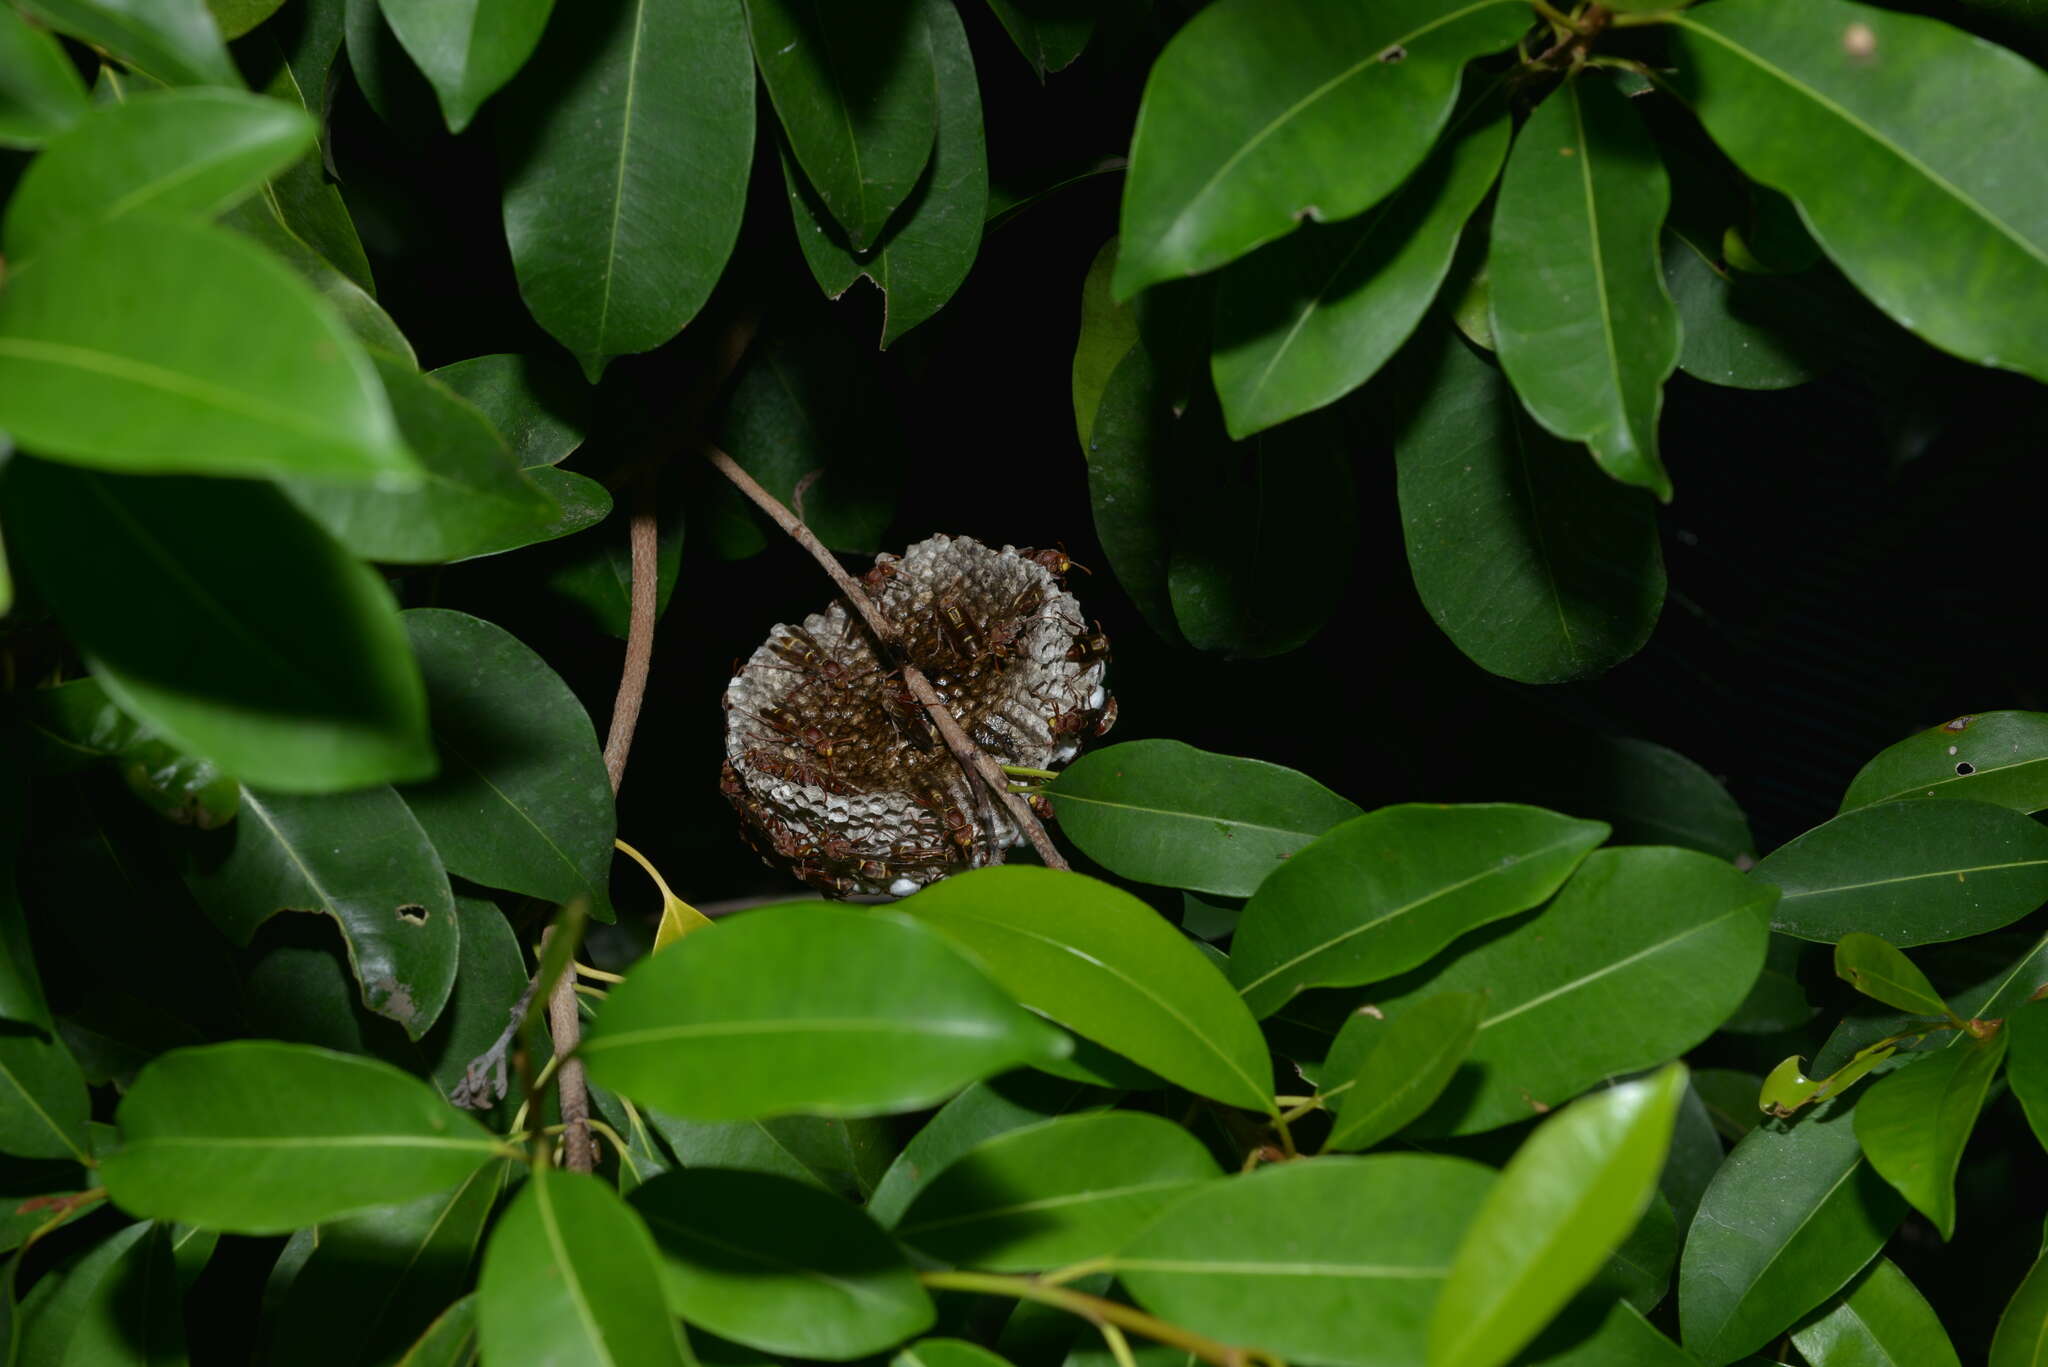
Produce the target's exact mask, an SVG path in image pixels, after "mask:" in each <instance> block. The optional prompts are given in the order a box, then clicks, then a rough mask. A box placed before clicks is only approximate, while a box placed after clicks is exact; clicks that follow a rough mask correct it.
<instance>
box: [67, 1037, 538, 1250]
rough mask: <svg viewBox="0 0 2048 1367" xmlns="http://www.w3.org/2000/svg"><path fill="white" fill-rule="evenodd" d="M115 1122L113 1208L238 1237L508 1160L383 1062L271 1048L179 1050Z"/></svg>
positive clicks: (436, 1185) (139, 1085)
mask: <svg viewBox="0 0 2048 1367" xmlns="http://www.w3.org/2000/svg"><path fill="white" fill-rule="evenodd" d="M116 1120H117V1122H118V1123H119V1125H120V1127H121V1147H120V1148H119V1149H118V1150H116V1151H115V1152H114V1153H111V1154H107V1155H105V1156H104V1157H103V1158H102V1159H101V1160H100V1177H101V1179H102V1180H103V1181H104V1182H105V1183H106V1186H107V1193H108V1196H109V1197H110V1198H111V1199H112V1200H113V1201H114V1203H115V1204H116V1205H118V1206H120V1207H121V1209H123V1210H126V1211H130V1212H132V1213H134V1214H137V1215H149V1216H154V1217H155V1218H157V1219H169V1220H184V1221H186V1222H188V1223H190V1224H195V1225H199V1226H201V1227H202V1228H206V1229H219V1230H224V1231H227V1232H230V1233H237V1234H283V1233H285V1232H287V1231H290V1230H294V1229H298V1228H300V1227H301V1226H304V1225H311V1224H317V1223H319V1222H321V1221H324V1220H333V1219H337V1218H339V1217H341V1216H345V1215H353V1214H356V1213H358V1212H361V1211H366V1210H370V1209H372V1208H374V1207H376V1206H382V1205H391V1204H395V1203H397V1202H400V1201H410V1200H414V1199H416V1198H418V1197H422V1196H426V1195H428V1194H430V1193H433V1192H437V1191H443V1190H446V1189H447V1188H449V1187H451V1186H453V1185H454V1184H455V1183H457V1182H460V1181H461V1180H462V1179H463V1178H465V1177H467V1176H469V1175H470V1174H471V1173H472V1172H475V1171H476V1170H477V1169H478V1168H480V1167H482V1166H483V1165H484V1164H486V1163H488V1162H490V1161H491V1160H492V1159H493V1158H496V1157H499V1156H501V1155H502V1154H503V1153H504V1146H503V1145H502V1143H501V1142H500V1141H499V1140H497V1139H495V1138H493V1137H492V1136H491V1135H490V1134H489V1133H488V1132H486V1131H485V1130H484V1128H483V1127H482V1126H480V1125H478V1124H477V1123H476V1122H475V1121H474V1120H471V1119H470V1118H469V1117H468V1116H467V1115H464V1114H463V1113H462V1112H460V1111H458V1110H456V1109H455V1108H454V1107H452V1106H450V1105H449V1104H448V1103H447V1102H445V1101H443V1100H442V1099H441V1098H440V1097H439V1096H437V1095H435V1093H434V1090H433V1088H431V1087H429V1086H428V1085H427V1084H426V1083H424V1082H421V1081H420V1080H419V1079H418V1078H413V1077H408V1076H406V1075H405V1074H404V1073H401V1072H399V1071H398V1070H397V1069H396V1068H393V1067H392V1066H391V1065H390V1064H388V1063H379V1062H376V1061H375V1060H372V1059H365V1058H356V1057H352V1056H350V1055H348V1054H337V1053H334V1052H332V1051H330V1050H326V1049H315V1048H311V1047H309V1046H307V1045H303V1044H281V1043H278V1042H276V1041H272V1040H238V1041H235V1042H233V1043H229V1044H210V1045H204V1046H201V1047H199V1048H194V1049H175V1050H172V1051H171V1052H170V1053H168V1054H165V1055H164V1056H163V1057H161V1058H159V1059H157V1060H155V1061H154V1062H152V1063H151V1064H150V1065H149V1066H148V1067H146V1068H144V1069H143V1070H142V1072H141V1073H140V1075H138V1076H137V1078H136V1080H135V1085H134V1086H133V1087H131V1088H129V1089H128V1092H127V1095H125V1096H124V1097H123V1098H122V1099H121V1106H120V1110H119V1111H118V1112H117V1113H116Z"/></svg>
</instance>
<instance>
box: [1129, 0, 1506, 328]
mask: <svg viewBox="0 0 2048 1367" xmlns="http://www.w3.org/2000/svg"><path fill="white" fill-rule="evenodd" d="M1527 25H1528V14H1527V12H1526V11H1522V10H1518V9H1517V7H1516V6H1514V5H1512V4H1506V3H1496V2H1495V0H1479V2H1478V3H1464V2H1460V0H1398V2H1397V3H1389V4H1382V5H1375V6H1373V7H1371V8H1370V9H1360V8H1358V7H1357V6H1354V5H1347V4H1343V3H1341V2H1340V0H1286V3H1281V4H1274V3H1271V0H1224V3H1221V4H1217V5H1212V6H1210V7H1209V8H1207V9H1205V10H1203V11H1202V12H1201V13H1199V14H1197V15H1196V16H1195V17H1194V18H1193V19H1192V20H1190V21H1189V22H1188V23H1187V24H1186V26H1184V27H1183V28H1182V29H1181V30H1180V32H1179V33H1177V34H1175V35H1174V37H1173V40H1172V41H1171V42H1169V43H1168V44H1167V46H1166V50H1165V51H1164V52H1163V53H1161V54H1160V56H1159V60H1158V61H1157V62H1155V63H1154V64H1153V67H1152V74H1151V75H1150V77H1149V78H1148V79H1147V80H1146V82H1145V98H1144V104H1143V106H1142V107H1141V108H1140V109H1139V111H1138V126H1137V131H1136V132H1135V133H1134V134H1133V135H1132V138H1131V168H1130V174H1129V176H1128V178H1127V179H1126V180H1125V182H1124V203H1123V236H1122V246H1121V248H1120V255H1119V259H1118V262H1117V270H1116V293H1117V297H1119V298H1129V297H1130V296H1131V295H1133V294H1136V293H1137V292H1138V291H1139V290H1141V289H1144V288H1145V287H1146V286H1147V285H1153V284H1157V283H1158V282H1160V281H1162V280H1170V279H1173V278H1174V277H1176V276H1182V275H1195V274H1198V273H1200V272H1202V271H1206V270H1212V269H1214V268H1215V267H1217V266H1220V265H1223V264H1224V263H1225V262H1227V261H1229V260H1231V259H1232V258H1234V257H1238V256H1242V255H1243V254H1244V253H1246V252H1248V251H1250V250H1251V249H1252V248H1254V247H1256V246H1258V245H1259V244H1260V243H1263V242H1270V241H1272V240H1273V239H1274V238H1276V237H1279V236H1281V235H1283V234H1285V233H1287V232H1288V231H1290V230H1291V229H1293V228H1294V226H1295V224H1296V223H1297V222H1299V221H1300V220H1301V219H1304V218H1307V219H1313V220H1315V221H1318V222H1325V223H1329V222H1336V221H1338V220H1340V219H1346V218H1350V217H1351V216H1352V215H1354V214H1356V213H1359V212H1360V211H1362V210H1364V209H1366V208H1369V207H1371V205H1372V204H1373V203H1374V202H1376V201H1378V200H1380V199H1382V198H1384V197H1385V196H1386V195H1387V194H1388V193H1389V192H1390V191H1392V190H1393V189H1394V188H1395V187H1396V186H1397V185H1399V184H1400V183H1401V182H1402V181H1403V180H1404V179H1406V178H1407V176H1408V173H1409V172H1411V171H1413V170H1414V169H1415V167H1416V166H1417V165H1418V164H1419V163H1420V162H1421V161H1422V159H1423V157H1424V155H1425V154H1427V153H1428V151H1429V148H1430V144H1431V143H1433V142H1434V141H1435V140H1436V135H1437V133H1438V131H1439V130H1441V129H1442V128H1443V126H1444V123H1445V121H1446V120H1447V119H1448V118H1449V117H1450V114H1451V107H1452V105H1453V104H1454V103H1455V101H1456V99H1457V93H1458V75H1459V72H1460V70H1461V69H1462V68H1463V66H1464V65H1465V62H1466V60H1467V59H1468V58H1472V57H1477V56H1480V55H1482V54H1484V53H1488V52H1493V51H1497V50H1498V49H1500V48H1503V47H1506V46H1507V45H1508V44H1510V43H1512V42H1514V40H1515V38H1516V37H1517V35H1519V34H1520V33H1521V32H1522V30H1523V29H1524V28H1526V27H1527ZM1360 128H1370V129H1372V130H1373V136H1372V138H1371V140H1370V142H1369V143H1366V144H1361V143H1360V142H1359V140H1358V136H1357V130H1359V129H1360Z"/></svg>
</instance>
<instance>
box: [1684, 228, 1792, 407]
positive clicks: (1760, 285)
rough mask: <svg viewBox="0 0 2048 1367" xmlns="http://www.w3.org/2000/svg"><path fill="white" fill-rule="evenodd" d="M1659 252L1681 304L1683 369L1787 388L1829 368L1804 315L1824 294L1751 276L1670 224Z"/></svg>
mask: <svg viewBox="0 0 2048 1367" xmlns="http://www.w3.org/2000/svg"><path fill="white" fill-rule="evenodd" d="M1659 253H1660V255H1661V256H1662V257H1663V261H1664V286H1665V288H1666V289H1668V290H1669V291H1670V292H1671V300H1672V303H1673V304H1675V305H1676V306H1677V308H1678V322H1679V331H1680V333H1681V336H1682V339H1683V340H1682V341H1681V343H1680V346H1679V352H1678V368H1679V369H1680V370H1683V371H1684V372H1685V373H1686V374H1688V375H1691V376H1693V377H1694V378H1695V379H1701V380H1705V381H1707V382H1708V383H1709V384H1718V385H1729V386H1732V387H1734V388H1737V389H1788V388H1790V387H1791V386H1793V385H1796V384H1804V383H1806V382H1807V381H1808V380H1811V379H1813V378H1814V377H1815V376H1817V375H1819V374H1820V373H1821V372H1822V371H1823V370H1824V369H1826V368H1827V362H1828V361H1829V360H1830V359H1831V358H1830V356H1829V354H1828V349H1827V348H1826V347H1825V346H1824V345H1823V344H1822V342H1821V339H1820V338H1819V337H1817V336H1815V335H1814V333H1815V329H1814V327H1813V321H1814V320H1813V318H1812V317H1811V315H1802V314H1801V312H1800V309H1801V306H1802V305H1803V306H1805V307H1808V308H1811V307H1813V306H1814V305H1816V304H1819V303H1821V302H1822V301H1823V300H1824V298H1825V296H1823V295H1821V294H1819V292H1818V291H1816V290H1814V289H1813V288H1812V287H1811V286H1810V285H1808V284H1807V283H1806V282H1804V281H1801V280H1797V279H1789V280H1788V279H1775V280H1768V281H1759V280H1756V279H1753V278H1751V277H1749V276H1746V275H1743V274H1741V273H1740V272H1738V271H1734V270H1731V269H1729V268H1728V267H1726V266H1724V265H1722V264H1721V262H1720V261H1719V260H1718V259H1716V258H1715V257H1714V256H1713V255H1711V254H1710V253H1708V252H1706V251H1704V250H1702V249H1701V248H1699V247H1696V246H1694V245H1693V243H1692V241H1691V240H1690V239H1688V238H1686V237H1684V236H1682V235H1680V234H1679V233H1676V232H1673V231H1671V230H1670V229H1669V228H1666V229H1665V232H1664V236H1663V239H1662V243H1661V246H1660V248H1659Z"/></svg>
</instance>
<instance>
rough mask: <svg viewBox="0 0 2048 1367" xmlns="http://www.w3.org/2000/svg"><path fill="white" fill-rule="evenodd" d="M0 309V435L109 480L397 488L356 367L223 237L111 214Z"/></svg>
mask: <svg viewBox="0 0 2048 1367" xmlns="http://www.w3.org/2000/svg"><path fill="white" fill-rule="evenodd" d="M35 266H36V268H35V269H34V270H32V271H24V272H22V273H21V274H20V275H18V276H15V277H13V278H12V279H11V280H10V281H9V283H8V288H7V291H6V293H5V294H4V295H0V394H4V395H5V396H6V398H5V399H4V400H0V425H4V426H5V428H6V429H7V430H8V431H9V433H10V434H11V435H12V436H13V437H14V439H15V440H16V441H19V442H21V443H22V444H23V445H25V446H28V447H30V448H32V449H34V450H37V451H41V452H43V453H44V454H47V455H51V456H57V457H62V458H64V459H66V460H73V461H78V462H80V463H82V464H88V465H97V466H103V467H106V468H110V469H116V470H135V471H150V472H157V471H166V472H168V471H192V472H198V473H206V474H221V475H234V474H295V475H302V476H305V477H307V478H313V479H325V480H334V481H388V482H392V483H398V484H403V483H405V482H407V481H408V480H409V478H410V477H411V472H412V471H413V469H414V468H415V465H414V461H413V459H412V456H411V455H410V453H408V452H407V451H406V449H405V447H404V446H403V445H402V444H401V442H400V440H399V437H398V432H397V429H396V425H395V424H394V422H393V420H392V416H391V411H390V408H389V406H388V405H387V404H386V403H385V401H384V395H383V391H382V390H381V389H380V388H379V387H378V385H377V383H376V377H375V376H374V374H373V373H372V372H371V369H370V366H369V363H368V361H367V360H365V359H364V357H363V356H362V354H361V352H360V351H359V350H358V349H357V348H356V345H355V343H354V342H353V341H352V340H351V339H350V338H349V336H348V334H347V333H346V332H345V331H344V330H343V328H342V326H341V324H340V322H339V321H338V320H337V319H335V317H334V316H333V315H332V314H331V313H330V312H328V310H327V309H326V307H325V306H324V305H322V304H321V303H320V302H319V301H318V300H317V299H316V298H315V297H314V296H313V294H312V291H311V290H309V289H308V288H307V286H306V285H305V284H304V283H303V282H302V281H300V280H299V279H298V277H297V276H295V275H293V274H292V272H291V271H290V269H289V268H287V267H286V266H284V265H283V264H281V263H279V262H278V261H276V260H274V259H272V258H271V257H270V256H269V255H267V254H266V253H264V252H263V251H262V250H261V249H260V248H258V247H256V246H254V245H253V244H251V243H249V242H246V241H244V240H243V239H242V238H240V237H238V236H236V235H235V234H232V233H225V232H222V231H220V230H219V229H216V228H213V227H209V226H207V225H206V224H201V223H185V222H177V221H173V220H168V219H162V218H156V217H152V216H148V215H143V214H134V215H127V216H124V217H121V218H117V219H114V220H112V221H110V222H107V223H103V224H100V225H98V226H96V227H93V228H90V229H87V230H85V231H83V232H80V233H77V234H75V235H72V236H70V237H68V238H67V239H66V240H65V241H64V242H63V243H61V244H60V245H58V246H55V247H52V248H51V249H50V250H48V251H46V252H44V253H43V254H42V256H41V257H40V258H38V259H37V261H36V263H35Z"/></svg>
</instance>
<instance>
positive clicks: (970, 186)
mask: <svg viewBox="0 0 2048 1367" xmlns="http://www.w3.org/2000/svg"><path fill="white" fill-rule="evenodd" d="M917 7H918V8H919V9H921V10H922V11H923V14H924V23H925V28H926V30H927V34H928V38H929V41H930V44H931V54H932V68H933V70H934V71H935V72H936V73H937V78H938V124H937V133H936V135H935V136H934V138H933V141H932V154H931V160H930V161H929V162H927V163H926V164H925V168H924V172H923V174H922V175H920V176H919V177H918V180H917V184H916V187H915V188H914V189H912V190H911V192H910V195H909V197H908V198H906V199H905V200H904V201H903V204H902V206H901V207H900V208H899V209H897V211H896V213H895V215H894V216H893V217H891V218H890V219H889V220H888V226H887V227H886V228H884V229H883V230H882V234H881V236H880V237H879V238H877V239H876V240H875V242H874V244H873V245H872V246H870V247H868V248H867V249H866V250H865V251H857V250H855V249H854V248H853V247H852V246H851V245H849V244H848V242H847V241H846V237H845V235H844V234H843V233H842V232H841V231H840V230H839V226H838V224H837V223H835V222H834V221H833V220H832V217H831V215H830V214H829V213H828V212H827V211H826V209H825V206H824V205H823V204H822V203H820V202H819V201H818V197H817V193H816V192H815V191H814V190H812V188H811V185H810V182H809V181H807V180H805V179H804V178H803V176H802V173H801V172H799V171H798V170H797V169H796V168H795V166H793V165H792V164H791V162H790V159H789V155H788V153H787V152H785V153H784V154H783V158H782V171H783V178H784V181H785V183H786V184H787V186H788V190H789V207H790V213H791V215H792V217H793V218H794V219H795V221H796V239H797V245H798V246H799V247H801V248H802V249H803V253H804V259H805V260H806V261H807V262H809V263H810V267H811V274H812V276H813V277H814V278H815V279H816V280H817V282H818V287H819V288H820V289H822V290H824V291H825V293H826V294H827V295H828V296H830V297H831V298H834V299H837V298H838V297H839V296H840V295H842V294H844V293H845V292H846V291H847V289H848V288H850V287H851V286H852V285H853V282H854V281H855V280H857V279H859V278H860V277H861V276H863V275H865V276H866V277H867V278H868V279H870V280H872V281H873V282H874V283H875V287H876V288H877V289H879V290H881V291H882V293H883V295H885V296H886V297H887V303H886V305H885V307H884V309H883V313H882V346H883V347H884V348H887V347H888V345H889V344H890V343H891V342H893V341H895V340H896V339H897V338H899V337H901V336H902V335H903V334H904V333H906V332H908V331H910V329H912V328H914V327H916V326H917V325H918V324H919V323H922V322H924V321H925V320H926V319H927V318H930V317H931V316H932V315H933V314H935V313H937V312H938V311H939V310H940V309H941V308H943V307H944V306H945V303H946V301H947V300H948V299H950V298H952V297H953V292H954V291H955V290H957V289H959V288H960V283H961V282H962V281H963V280H965V279H966V278H967V272H968V269H969V268H970V267H972V266H973V265H974V256H975V252H976V251H977V250H978V249H979V248H980V246H981V232H982V219H983V218H984V217H986V216H987V212H988V152H987V148H986V146H985V140H984V138H983V136H982V129H981V89H980V86H979V85H978V84H977V83H976V81H975V75H974V56H973V54H972V53H971V52H970V51H969V50H968V46H967V30H966V29H964V28H962V27H961V24H960V15H959V12H958V11H956V10H955V9H954V8H953V6H952V5H950V4H947V3H944V0H917Z"/></svg>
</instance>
